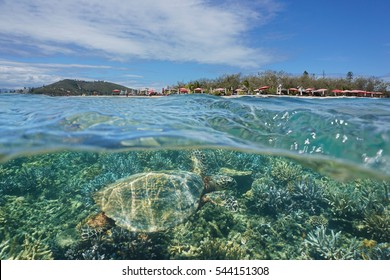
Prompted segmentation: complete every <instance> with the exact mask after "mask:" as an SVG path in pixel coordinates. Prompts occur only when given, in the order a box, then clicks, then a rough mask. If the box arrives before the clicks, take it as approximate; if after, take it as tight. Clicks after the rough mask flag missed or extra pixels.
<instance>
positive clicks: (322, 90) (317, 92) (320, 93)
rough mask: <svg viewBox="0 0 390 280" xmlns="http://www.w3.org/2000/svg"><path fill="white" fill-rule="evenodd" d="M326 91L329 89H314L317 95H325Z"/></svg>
mask: <svg viewBox="0 0 390 280" xmlns="http://www.w3.org/2000/svg"><path fill="white" fill-rule="evenodd" d="M325 91H328V89H326V88H320V89H317V90H313V93H314V94H315V95H318V94H319V95H320V96H325Z"/></svg>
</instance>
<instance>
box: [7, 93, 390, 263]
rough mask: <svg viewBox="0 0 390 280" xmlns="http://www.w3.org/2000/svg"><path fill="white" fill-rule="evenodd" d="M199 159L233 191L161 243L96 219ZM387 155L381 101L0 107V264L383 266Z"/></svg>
mask: <svg viewBox="0 0 390 280" xmlns="http://www.w3.org/2000/svg"><path fill="white" fill-rule="evenodd" d="M199 153H200V154H202V164H203V165H204V170H205V171H204V172H205V174H201V176H202V177H203V178H208V177H209V176H215V175H220V174H224V175H229V176H231V177H233V178H234V180H235V181H236V183H237V184H236V186H235V187H234V188H230V189H226V190H221V191H217V192H213V193H211V194H209V197H211V198H212V199H213V201H214V203H206V204H205V205H204V206H203V207H200V208H199V209H198V210H196V211H193V213H192V214H191V215H188V217H187V216H186V217H185V219H184V221H183V222H182V223H179V224H178V225H174V226H172V227H169V228H167V229H166V230H164V231H161V232H130V231H127V230H125V229H123V228H121V227H119V226H117V225H115V221H111V220H109V219H107V218H105V217H104V216H102V215H101V210H102V209H100V208H99V206H98V205H97V204H96V203H95V201H94V199H93V197H94V194H95V193H96V192H97V191H98V190H100V189H102V188H103V187H105V186H106V185H108V184H111V183H115V182H116V181H117V180H120V179H122V178H125V177H127V176H131V175H133V174H137V173H142V172H149V171H160V170H184V171H192V172H195V169H196V168H194V160H193V155H194V154H199ZM389 155H390V99H366V98H345V99H344V98H337V99H336V98H335V99H333V98H326V99H319V98H313V99H303V98H302V99H301V98H288V97H280V98H260V97H241V98H219V97H211V96H203V95H191V96H190V95H186V96H169V97H161V98H125V97H123V98H122V97H115V98H109V97H107V98H106V97H98V98H97V97H95V98H94V97H56V98H53V97H47V96H33V95H16V94H1V95H0V161H1V163H0V194H1V199H0V258H1V259H10V258H16V259H45V258H47V259H52V258H54V259H389V258H390V249H389V238H390V218H389V210H390V208H389V176H390V158H389ZM167 207H168V206H167ZM99 213H100V214H99ZM102 217H103V218H102ZM110 218H113V219H114V220H115V217H110Z"/></svg>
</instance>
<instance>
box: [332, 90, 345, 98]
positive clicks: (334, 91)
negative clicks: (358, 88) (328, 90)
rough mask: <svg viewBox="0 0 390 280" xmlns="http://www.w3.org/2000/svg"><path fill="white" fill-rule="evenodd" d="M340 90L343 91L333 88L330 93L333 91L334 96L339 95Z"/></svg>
mask: <svg viewBox="0 0 390 280" xmlns="http://www.w3.org/2000/svg"><path fill="white" fill-rule="evenodd" d="M342 92H343V91H342V90H341V89H334V90H332V93H334V95H335V96H337V95H339V94H340V93H342Z"/></svg>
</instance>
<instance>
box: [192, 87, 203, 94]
mask: <svg viewBox="0 0 390 280" xmlns="http://www.w3.org/2000/svg"><path fill="white" fill-rule="evenodd" d="M194 92H195V93H203V88H200V87H198V88H196V89H194Z"/></svg>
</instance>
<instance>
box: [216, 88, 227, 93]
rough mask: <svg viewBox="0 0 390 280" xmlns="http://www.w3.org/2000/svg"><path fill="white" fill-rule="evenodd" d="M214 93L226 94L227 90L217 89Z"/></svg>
mask: <svg viewBox="0 0 390 280" xmlns="http://www.w3.org/2000/svg"><path fill="white" fill-rule="evenodd" d="M213 92H214V93H219V94H226V89H225V88H216V89H214V91H213Z"/></svg>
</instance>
